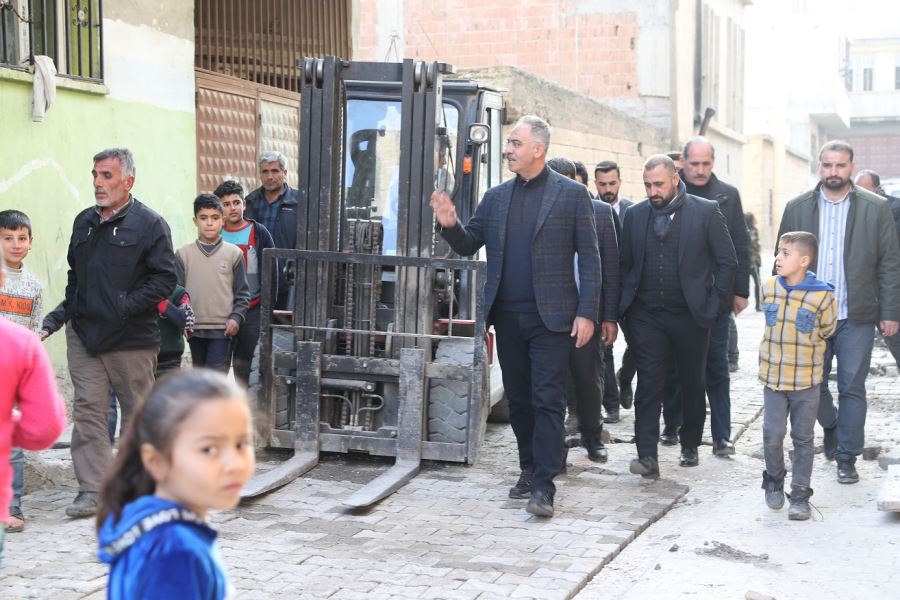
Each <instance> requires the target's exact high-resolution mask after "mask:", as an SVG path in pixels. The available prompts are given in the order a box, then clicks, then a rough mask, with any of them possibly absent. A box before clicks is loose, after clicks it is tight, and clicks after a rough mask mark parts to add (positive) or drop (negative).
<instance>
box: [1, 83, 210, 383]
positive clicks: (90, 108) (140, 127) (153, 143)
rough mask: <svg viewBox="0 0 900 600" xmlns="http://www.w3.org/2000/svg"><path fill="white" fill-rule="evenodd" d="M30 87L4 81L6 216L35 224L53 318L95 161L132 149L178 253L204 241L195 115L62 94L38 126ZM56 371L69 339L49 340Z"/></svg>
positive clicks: (32, 262) (33, 259)
mask: <svg viewBox="0 0 900 600" xmlns="http://www.w3.org/2000/svg"><path fill="white" fill-rule="evenodd" d="M31 90H32V86H31V83H30V82H21V81H13V80H9V79H5V78H3V74H2V73H0V210H3V209H7V208H15V209H19V210H22V211H24V212H25V213H27V214H28V216H29V217H30V218H31V221H32V225H33V230H34V243H33V246H32V250H31V253H30V254H29V255H28V258H27V259H26V261H25V265H26V266H27V267H28V268H29V269H30V270H31V271H32V272H33V273H35V275H37V277H38V278H39V279H40V280H41V283H43V284H44V286H45V287H44V297H45V307H44V308H45V312H49V311H50V310H52V309H53V307H55V306H56V304H57V303H58V302H59V301H60V300H61V299H62V296H63V291H64V289H65V285H66V270H67V264H66V249H67V247H68V242H69V237H70V234H71V231H72V220H73V219H74V217H75V215H76V214H77V213H78V212H79V211H81V210H82V209H84V208H87V207H89V206H92V205H93V201H94V195H93V188H92V182H91V168H92V166H93V163H92V161H91V158H92V157H93V155H94V154H95V153H96V152H98V151H99V150H102V149H104V148H108V147H113V146H125V147H127V148H130V149H131V151H132V152H133V153H134V156H135V162H136V171H137V172H136V178H135V185H134V189H133V190H132V193H133V194H134V196H135V197H136V198H138V199H139V200H141V201H142V202H144V203H145V204H147V205H149V206H150V207H151V208H153V209H154V210H156V211H157V212H159V213H160V214H161V215H162V216H163V217H164V218H165V219H166V220H167V221H168V222H169V226H170V227H171V228H172V237H173V241H174V244H175V247H176V248H177V247H178V246H179V245H181V244H184V243H186V242H188V241H189V240H190V239H191V238H192V237H193V236H194V235H195V234H196V232H195V231H194V230H193V225H192V224H191V203H192V201H193V199H194V196H195V195H196V194H195V191H196V181H197V170H196V141H195V139H196V132H195V117H194V115H193V114H192V113H186V112H179V111H172V110H164V109H160V108H157V107H154V106H150V105H146V104H140V103H128V102H122V101H117V100H113V99H110V98H109V97H107V96H104V95H101V94H93V93H86V92H82V91H75V90H70V89H63V88H58V89H57V96H56V101H55V102H54V104H53V105H52V106H51V107H50V109H49V111H48V112H47V114H46V115H45V117H44V120H43V121H42V122H39V123H35V122H33V121H32V120H31ZM47 345H48V350H50V354H51V358H52V359H53V362H54V364H55V365H57V366H60V365H64V364H65V340H64V336H63V335H62V334H58V335H55V336H53V337H51V338H50V339H49V340H48V341H47Z"/></svg>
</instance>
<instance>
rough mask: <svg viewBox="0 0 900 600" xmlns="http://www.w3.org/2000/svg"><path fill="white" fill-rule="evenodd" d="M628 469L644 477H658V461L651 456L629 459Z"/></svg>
mask: <svg viewBox="0 0 900 600" xmlns="http://www.w3.org/2000/svg"><path fill="white" fill-rule="evenodd" d="M628 470H629V471H631V472H632V473H634V474H635V475H640V476H641V477H643V478H644V479H659V463H658V462H657V460H656V459H655V458H653V457H652V456H645V457H644V458H633V459H631V464H629V465H628Z"/></svg>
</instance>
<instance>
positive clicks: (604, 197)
mask: <svg viewBox="0 0 900 600" xmlns="http://www.w3.org/2000/svg"><path fill="white" fill-rule="evenodd" d="M616 196H618V194H613V193H612V192H606V193H605V194H600V199H601V200H603V201H604V202H606V203H607V204H612V203H613V202H614V201H615V199H616Z"/></svg>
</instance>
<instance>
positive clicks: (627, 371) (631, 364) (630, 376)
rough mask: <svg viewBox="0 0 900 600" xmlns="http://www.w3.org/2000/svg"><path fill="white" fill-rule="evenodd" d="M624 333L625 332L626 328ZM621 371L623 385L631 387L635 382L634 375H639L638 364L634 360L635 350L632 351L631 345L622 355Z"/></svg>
mask: <svg viewBox="0 0 900 600" xmlns="http://www.w3.org/2000/svg"><path fill="white" fill-rule="evenodd" d="M622 331H623V332H624V331H625V330H624V326H623V329H622ZM626 341H627V338H626ZM619 371H620V372H621V374H622V383H627V384H628V385H631V382H632V381H634V375H635V373H637V363H636V362H635V360H634V350H632V349H631V346H630V345H629V346H627V347H626V348H625V353H624V354H623V355H622V368H621V369H619Z"/></svg>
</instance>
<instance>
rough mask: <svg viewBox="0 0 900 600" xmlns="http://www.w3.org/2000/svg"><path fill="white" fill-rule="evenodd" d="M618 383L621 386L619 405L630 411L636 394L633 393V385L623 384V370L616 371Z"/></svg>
mask: <svg viewBox="0 0 900 600" xmlns="http://www.w3.org/2000/svg"><path fill="white" fill-rule="evenodd" d="M616 382H617V383H618V384H619V404H621V405H622V408H624V409H625V410H628V409H629V408H631V407H632V405H633V404H634V392H632V391H631V383H622V369H619V370H618V371H616Z"/></svg>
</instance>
